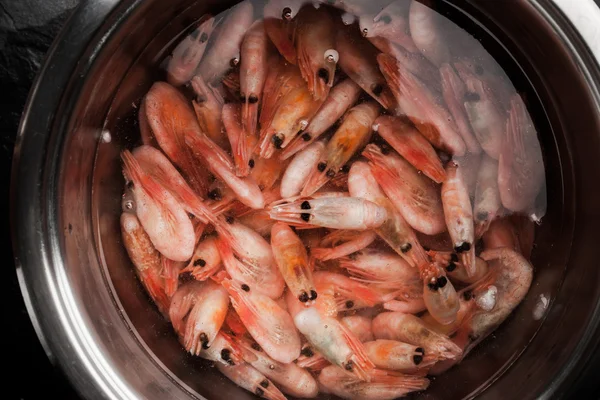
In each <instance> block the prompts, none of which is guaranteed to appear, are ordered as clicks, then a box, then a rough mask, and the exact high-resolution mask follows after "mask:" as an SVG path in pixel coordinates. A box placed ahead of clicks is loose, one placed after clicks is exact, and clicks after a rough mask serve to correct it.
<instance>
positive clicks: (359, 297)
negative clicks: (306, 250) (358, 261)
mask: <svg viewBox="0 0 600 400" xmlns="http://www.w3.org/2000/svg"><path fill="white" fill-rule="evenodd" d="M313 277H314V282H315V285H316V286H317V292H319V295H320V298H325V297H326V296H329V297H330V298H329V299H327V301H318V302H317V304H316V306H315V307H316V308H317V309H318V310H319V312H320V313H321V314H323V315H327V316H332V317H334V316H336V315H337V313H338V312H339V311H343V310H350V309H357V308H364V307H372V306H374V305H376V304H379V303H381V302H382V301H383V297H382V294H381V293H380V292H379V291H378V290H377V289H375V288H373V287H371V286H369V284H367V283H362V282H358V281H356V280H354V279H351V278H349V277H347V276H345V275H342V274H338V273H335V272H326V271H317V272H315V273H314V274H313Z"/></svg>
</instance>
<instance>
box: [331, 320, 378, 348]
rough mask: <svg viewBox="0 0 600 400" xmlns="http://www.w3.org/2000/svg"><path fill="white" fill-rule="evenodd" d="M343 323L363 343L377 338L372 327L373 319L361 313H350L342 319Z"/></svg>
mask: <svg viewBox="0 0 600 400" xmlns="http://www.w3.org/2000/svg"><path fill="white" fill-rule="evenodd" d="M340 322H341V323H342V325H344V326H345V327H346V328H348V329H349V330H350V332H352V333H353V334H354V336H356V338H357V339H358V340H360V341H361V342H362V343H365V342H370V341H372V340H374V339H375V337H374V336H373V329H372V328H371V319H370V318H368V317H364V316H361V315H349V316H347V317H344V318H342V319H341V320H340Z"/></svg>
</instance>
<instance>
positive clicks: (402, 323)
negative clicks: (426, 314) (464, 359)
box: [373, 312, 462, 359]
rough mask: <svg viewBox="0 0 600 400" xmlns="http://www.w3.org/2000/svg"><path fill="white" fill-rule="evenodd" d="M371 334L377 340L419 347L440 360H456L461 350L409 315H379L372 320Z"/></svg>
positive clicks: (398, 313) (391, 313) (388, 313)
mask: <svg viewBox="0 0 600 400" xmlns="http://www.w3.org/2000/svg"><path fill="white" fill-rule="evenodd" d="M373 333H374V334H375V338H377V339H389V340H399V341H401V342H404V343H408V344H412V345H415V346H420V347H422V348H423V349H425V353H426V354H430V355H431V356H433V357H436V358H439V359H442V358H450V359H456V358H458V357H460V355H461V354H462V350H461V349H460V347H458V346H457V345H456V344H454V343H453V342H452V341H451V340H450V339H449V338H448V337H447V336H445V335H442V334H439V333H437V332H435V331H433V330H431V329H429V328H428V327H427V326H426V325H425V324H424V323H423V321H421V320H420V319H419V318H418V317H415V316H414V315H411V314H404V313H400V312H385V313H381V314H379V315H378V316H376V317H375V318H374V319H373Z"/></svg>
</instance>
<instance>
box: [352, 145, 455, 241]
mask: <svg viewBox="0 0 600 400" xmlns="http://www.w3.org/2000/svg"><path fill="white" fill-rule="evenodd" d="M384 151H385V152H384ZM384 151H382V150H381V149H379V148H378V147H377V145H375V144H370V145H368V146H367V147H366V148H365V150H364V151H363V155H364V156H365V157H366V158H367V159H369V165H370V167H371V171H372V173H373V176H374V177H375V179H376V180H377V183H379V186H381V189H383V191H384V192H385V194H387V195H388V198H389V199H390V201H391V202H392V204H394V206H395V207H396V208H397V209H398V211H399V212H400V214H402V216H403V217H404V219H406V221H407V222H408V223H409V224H410V225H411V226H412V227H413V228H414V229H416V230H418V231H420V232H423V233H426V234H428V235H435V234H438V233H440V232H443V231H444V230H445V229H446V226H445V223H444V213H443V208H442V201H441V198H440V195H439V186H437V185H436V184H435V183H434V182H433V181H431V180H430V179H429V178H427V177H425V176H423V175H421V174H419V173H418V171H417V170H416V169H415V168H414V167H413V166H412V165H410V164H409V163H408V162H407V161H406V160H405V159H403V158H402V157H400V156H398V155H397V154H395V153H393V152H388V151H387V150H385V149H384Z"/></svg>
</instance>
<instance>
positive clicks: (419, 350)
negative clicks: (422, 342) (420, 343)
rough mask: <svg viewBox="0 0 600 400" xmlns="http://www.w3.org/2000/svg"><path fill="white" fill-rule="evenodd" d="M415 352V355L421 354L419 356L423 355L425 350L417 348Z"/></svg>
mask: <svg viewBox="0 0 600 400" xmlns="http://www.w3.org/2000/svg"><path fill="white" fill-rule="evenodd" d="M415 352H416V353H421V355H425V349H424V348H422V347H417V348H416V349H415Z"/></svg>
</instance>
